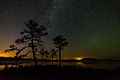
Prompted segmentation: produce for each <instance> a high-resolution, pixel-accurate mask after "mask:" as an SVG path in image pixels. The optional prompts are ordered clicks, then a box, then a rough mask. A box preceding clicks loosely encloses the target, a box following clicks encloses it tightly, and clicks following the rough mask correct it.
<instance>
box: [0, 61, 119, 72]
mask: <svg viewBox="0 0 120 80" xmlns="http://www.w3.org/2000/svg"><path fill="white" fill-rule="evenodd" d="M40 64H41V62H39V65H40ZM19 65H21V66H24V67H25V66H31V65H34V63H33V62H29V63H21V64H19ZM42 65H52V63H51V62H42ZM54 65H59V62H54ZM6 66H7V68H10V67H17V66H16V65H14V64H1V65H0V70H3V69H5V68H6ZM62 66H77V67H82V68H93V69H116V68H120V62H102V63H92V64H85V63H82V62H62Z"/></svg>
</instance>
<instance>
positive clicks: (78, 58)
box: [75, 57, 83, 60]
mask: <svg viewBox="0 0 120 80" xmlns="http://www.w3.org/2000/svg"><path fill="white" fill-rule="evenodd" d="M75 59H76V60H82V59H83V58H80V57H77V58H75Z"/></svg>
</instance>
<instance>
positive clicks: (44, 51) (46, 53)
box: [40, 49, 50, 64]
mask: <svg viewBox="0 0 120 80" xmlns="http://www.w3.org/2000/svg"><path fill="white" fill-rule="evenodd" d="M49 54H50V53H49V52H48V50H44V49H42V50H41V51H40V55H41V64H42V61H43V57H46V58H48V55H49Z"/></svg>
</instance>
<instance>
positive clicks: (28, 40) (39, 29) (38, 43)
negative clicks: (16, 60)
mask: <svg viewBox="0 0 120 80" xmlns="http://www.w3.org/2000/svg"><path fill="white" fill-rule="evenodd" d="M25 25H26V28H25V29H24V30H23V31H22V32H21V36H20V37H19V38H18V39H16V40H15V43H16V44H17V45H22V46H23V47H22V48H21V49H18V48H17V47H16V46H14V45H12V46H11V47H10V49H8V50H6V51H13V50H17V53H16V55H18V54H20V52H21V51H23V50H24V49H27V51H28V52H26V54H25V55H20V56H21V57H24V56H26V55H27V54H28V53H32V54H33V58H34V62H35V66H37V59H36V53H38V52H39V53H40V51H41V49H43V41H42V39H41V38H42V36H46V35H47V34H48V33H47V31H46V28H45V26H44V25H41V24H38V23H36V22H35V21H33V20H28V22H25Z"/></svg>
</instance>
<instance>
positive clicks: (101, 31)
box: [0, 0, 120, 59]
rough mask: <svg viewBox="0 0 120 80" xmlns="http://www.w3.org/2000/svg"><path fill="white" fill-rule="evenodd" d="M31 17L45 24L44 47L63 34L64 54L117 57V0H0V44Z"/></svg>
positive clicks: (119, 38)
mask: <svg viewBox="0 0 120 80" xmlns="http://www.w3.org/2000/svg"><path fill="white" fill-rule="evenodd" d="M31 18H32V19H34V20H36V21H37V22H41V23H44V24H45V25H47V28H48V31H49V35H48V36H47V39H45V41H46V48H47V49H50V48H51V46H52V47H53V45H52V41H49V40H51V39H52V38H53V37H55V36H56V35H58V34H62V35H63V36H64V37H66V38H67V39H68V41H69V42H70V44H69V46H68V48H66V49H65V50H64V52H63V53H64V54H63V56H65V57H76V56H77V57H78V56H79V57H97V58H114V59H117V58H120V50H119V47H120V42H119V41H120V31H119V30H120V27H119V26H120V1H119V0H0V37H1V38H0V44H1V46H0V48H1V49H4V48H6V47H7V46H8V45H9V44H11V43H13V42H14V39H15V38H16V37H17V36H18V35H19V32H20V31H21V30H22V29H23V28H24V27H25V26H24V24H23V22H24V21H26V20H28V19H31ZM4 36H5V37H4ZM8 40H9V41H8Z"/></svg>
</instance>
